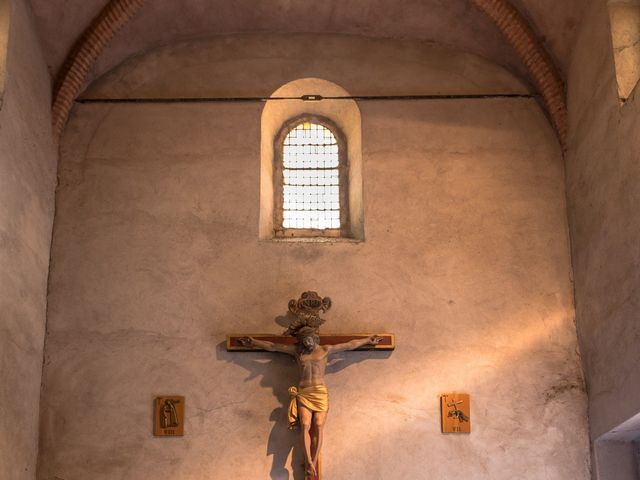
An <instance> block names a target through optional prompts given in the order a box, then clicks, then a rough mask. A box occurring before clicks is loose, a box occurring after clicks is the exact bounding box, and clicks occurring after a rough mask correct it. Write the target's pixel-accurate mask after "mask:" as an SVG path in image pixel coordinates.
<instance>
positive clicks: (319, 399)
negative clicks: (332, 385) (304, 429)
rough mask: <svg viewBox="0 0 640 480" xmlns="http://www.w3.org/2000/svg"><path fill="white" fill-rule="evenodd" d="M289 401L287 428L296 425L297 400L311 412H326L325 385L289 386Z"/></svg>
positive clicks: (326, 394) (327, 407)
mask: <svg viewBox="0 0 640 480" xmlns="http://www.w3.org/2000/svg"><path fill="white" fill-rule="evenodd" d="M289 395H290V396H291V401H290V402H289V429H293V428H295V427H296V425H298V402H300V405H302V406H303V407H305V408H308V409H309V410H311V411H312V412H326V411H328V410H329V391H328V390H327V387H326V385H312V386H310V387H304V388H302V389H301V390H298V389H297V388H296V387H290V388H289Z"/></svg>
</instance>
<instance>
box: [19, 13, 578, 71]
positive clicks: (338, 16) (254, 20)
mask: <svg viewBox="0 0 640 480" xmlns="http://www.w3.org/2000/svg"><path fill="white" fill-rule="evenodd" d="M587 1H588V0H562V1H557V0H512V3H513V4H514V5H515V6H516V7H517V8H518V9H519V10H520V11H521V12H522V13H524V15H525V16H526V17H528V18H529V19H530V21H531V23H532V25H533V28H534V30H535V31H536V33H537V34H538V35H539V37H540V38H541V39H542V40H543V41H544V43H545V45H546V47H547V49H548V51H549V52H550V54H551V56H552V57H553V58H554V60H555V62H556V63H557V65H558V66H559V67H560V69H561V70H566V67H567V65H568V62H569V59H570V55H571V49H572V45H573V41H574V37H575V33H576V27H577V24H578V22H579V20H580V13H581V11H582V10H583V8H582V7H583V6H584V3H586V2H587ZM30 2H31V5H32V7H33V11H34V14H35V17H36V22H37V27H38V30H39V32H40V36H41V39H42V42H43V44H44V50H45V55H46V60H47V63H48V65H49V67H50V69H51V71H52V73H53V74H55V73H56V72H57V71H58V69H59V68H60V66H61V65H62V63H63V62H64V59H65V57H66V56H67V54H68V53H69V50H70V48H71V46H72V45H73V44H74V42H75V41H76V40H77V39H78V37H79V36H80V35H81V34H82V32H83V31H84V30H85V29H86V28H87V27H88V26H89V25H90V23H91V21H92V20H93V19H94V17H95V16H96V15H97V14H98V13H99V12H100V10H101V9H102V8H103V7H104V6H105V4H106V3H107V1H106V0H30ZM238 32H333V33H350V34H359V35H367V36H374V37H391V38H411V39H420V40H425V41H433V42H438V43H442V44H445V45H451V46H455V47H459V48H462V49H465V50H468V51H472V52H474V53H479V54H481V55H483V56H485V57H487V58H490V59H492V60H494V61H496V62H498V63H500V64H503V65H507V66H510V67H511V68H512V69H514V70H516V71H519V72H523V71H524V69H523V67H522V64H521V62H520V60H519V59H518V58H517V56H516V55H515V54H514V53H513V51H512V49H511V48H510V47H509V46H508V45H507V44H506V43H505V41H504V38H503V37H502V36H501V34H500V32H499V31H498V29H497V28H496V26H495V25H494V24H492V23H491V21H490V20H489V19H488V18H487V17H486V16H485V15H483V14H482V13H481V12H479V11H478V10H477V9H476V8H475V7H474V6H473V5H472V4H471V2H470V1H469V0H317V1H313V0H259V1H258V0H180V1H176V0H150V1H147V2H146V4H145V5H144V7H143V8H142V10H141V11H140V13H139V14H138V15H137V16H136V17H134V18H133V19H132V20H131V21H130V22H129V23H128V24H127V25H125V27H124V28H123V29H122V31H121V32H119V34H118V35H117V36H116V37H115V38H114V39H113V41H111V43H110V44H109V46H108V47H107V49H106V50H105V52H104V53H103V54H102V55H101V57H100V58H99V59H98V62H97V63H96V65H95V66H94V68H93V71H92V72H91V77H92V78H95V77H96V76H99V75H100V74H102V73H104V72H105V71H107V70H109V69H111V68H113V67H114V66H115V65H117V64H118V63H120V62H121V61H122V60H123V59H124V58H126V57H128V56H130V55H132V54H135V53H137V52H140V51H144V50H147V49H149V48H153V47H155V46H158V45H162V44H166V43H170V42H172V41H175V40H183V39H187V38H193V37H202V36H210V35H216V34H225V33H238Z"/></svg>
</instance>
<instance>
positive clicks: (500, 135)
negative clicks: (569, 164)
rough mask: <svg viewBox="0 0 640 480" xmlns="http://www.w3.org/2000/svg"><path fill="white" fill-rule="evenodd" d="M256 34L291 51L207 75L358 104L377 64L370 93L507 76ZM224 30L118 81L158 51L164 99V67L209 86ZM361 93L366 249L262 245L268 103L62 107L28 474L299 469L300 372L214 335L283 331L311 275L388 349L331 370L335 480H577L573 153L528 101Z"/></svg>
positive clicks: (231, 474)
mask: <svg viewBox="0 0 640 480" xmlns="http://www.w3.org/2000/svg"><path fill="white" fill-rule="evenodd" d="M283 38H284V41H283ZM297 38H298V41H302V42H306V45H309V46H310V47H311V46H313V45H317V44H318V43H319V42H322V41H325V40H326V41H328V40H329V38H328V37H318V36H306V37H304V38H302V37H297ZM278 39H279V40H278ZM265 40H269V42H270V43H269V45H271V46H272V47H273V45H275V44H277V45H279V47H278V48H275V47H273V49H272V50H271V51H272V57H273V58H272V59H271V60H269V59H268V58H267V59H264V58H263V57H264V56H265V55H264V51H262V52H261V57H260V59H256V58H255V56H245V57H242V56H238V55H237V52H239V51H243V48H244V51H251V49H249V48H246V46H247V44H246V43H244V42H249V44H250V42H252V41H255V39H253V40H251V39H247V38H243V37H232V38H226V39H225V40H224V41H225V42H227V43H228V45H229V47H228V48H229V52H230V53H229V54H230V55H231V54H233V57H229V58H227V59H226V62H227V63H226V65H232V64H234V62H235V65H236V66H235V68H231V69H229V70H228V75H229V76H228V78H227V79H226V80H224V79H222V77H220V78H221V81H220V82H218V83H217V85H236V83H235V82H236V81H237V80H238V79H242V82H244V83H242V82H241V84H242V85H249V84H250V82H254V85H255V87H256V90H258V91H260V89H262V88H266V87H264V86H261V85H262V81H263V79H264V77H263V76H262V75H261V73H262V72H265V71H271V70H270V69H268V68H265V65H269V64H270V65H271V66H272V67H277V68H276V69H275V70H273V71H272V73H271V76H268V77H267V80H268V82H271V81H273V82H275V81H276V80H277V82H276V83H278V84H279V85H282V84H285V83H286V82H288V81H290V80H293V79H295V78H300V77H306V76H313V77H319V78H326V79H328V80H330V81H333V82H335V83H337V84H339V85H342V86H344V87H345V88H347V90H349V91H350V92H351V93H353V94H359V93H360V92H361V91H363V90H365V87H366V86H367V85H366V79H367V77H366V76H361V77H358V76H357V75H355V74H354V72H362V71H369V72H372V74H373V73H375V77H372V82H373V81H377V82H381V86H380V87H379V89H378V90H377V91H378V92H383V91H385V89H386V91H389V90H391V87H392V85H393V83H391V82H392V81H393V79H394V78H398V77H403V78H412V77H411V76H412V75H418V74H419V75H425V79H427V80H429V79H431V81H432V82H433V79H434V78H440V79H442V81H441V83H440V84H437V83H436V82H433V83H431V86H432V87H433V88H432V89H431V90H428V89H426V90H424V91H422V92H420V93H429V92H432V93H435V92H437V91H438V89H439V90H440V91H442V90H447V89H456V90H457V91H458V92H470V93H471V92H476V93H477V92H481V91H482V90H483V89H485V88H486V89H489V88H492V87H489V86H490V85H491V84H492V83H495V82H503V84H504V85H505V89H504V91H505V93H509V92H513V88H520V87H519V86H518V85H520V82H518V81H517V80H516V79H513V78H512V79H511V80H508V81H505V79H507V78H508V74H506V72H505V71H504V70H501V69H500V68H498V67H495V66H491V67H490V66H488V65H487V64H486V63H484V62H483V61H481V60H480V59H477V57H476V59H475V60H474V59H473V58H470V57H469V56H468V55H465V54H461V53H459V52H455V51H449V50H444V49H439V50H438V49H437V48H436V49H435V50H433V51H432V52H435V51H436V50H437V52H436V53H438V55H437V58H439V59H440V60H438V61H434V60H433V59H434V58H436V57H433V56H432V57H429V55H426V56H422V57H415V58H414V59H413V60H414V61H411V59H408V60H407V61H406V62H404V63H402V62H400V64H399V62H398V58H404V57H403V54H404V55H406V51H407V49H408V48H409V47H408V46H406V44H405V46H403V44H402V43H397V44H394V43H393V42H390V43H389V44H387V45H385V49H386V50H384V51H385V52H387V53H389V55H386V56H380V55H379V54H378V53H379V52H378V50H377V49H376V45H380V42H379V41H376V42H374V41H372V43H371V44H370V49H369V50H368V51H367V50H366V48H365V43H366V42H365V41H364V40H362V39H349V38H342V40H341V42H343V44H342V45H343V48H342V49H341V51H342V57H343V58H341V59H340V61H339V62H336V60H335V58H334V57H332V56H330V55H329V56H322V55H319V56H317V57H314V58H313V62H311V63H309V61H308V58H307V57H304V56H302V55H301V53H304V49H301V50H296V49H294V48H289V47H288V45H291V47H293V46H298V47H299V43H298V42H295V43H294V44H288V43H287V42H286V37H270V38H268V39H265ZM217 41H219V40H215V39H214V40H212V41H211V42H213V43H207V44H192V45H191V48H187V46H186V45H185V46H184V47H183V48H179V49H176V48H174V47H168V48H167V50H164V51H163V52H155V53H152V54H151V57H147V58H144V57H143V58H141V59H138V60H137V61H135V62H133V64H130V65H129V67H127V68H128V70H125V71H123V72H121V73H122V75H120V76H116V77H113V78H114V84H113V88H121V87H122V86H123V84H122V83H118V82H120V81H122V79H123V78H127V72H134V73H135V72H137V73H136V75H138V77H136V78H137V79H138V85H143V86H144V84H145V79H144V78H142V77H140V76H139V75H141V74H143V73H144V71H143V70H141V69H137V68H136V65H138V66H139V65H140V64H144V62H145V61H147V60H149V58H155V59H156V60H157V62H155V61H154V62H150V63H148V65H150V66H153V68H151V67H150V69H149V71H148V78H147V79H146V81H147V82H148V83H149V85H153V86H154V87H153V88H157V85H158V81H157V80H158V79H160V78H164V79H165V80H166V79H167V78H175V79H176V81H179V80H180V79H181V78H183V79H185V86H186V87H191V86H193V85H194V84H195V82H194V81H192V80H191V79H195V78H198V76H197V75H195V74H194V72H196V71H197V72H200V73H199V74H200V75H204V76H205V77H201V78H206V75H211V78H216V77H215V75H218V76H220V75H221V73H220V72H221V71H224V70H221V65H224V55H225V53H224V49H219V50H218V51H217V52H218V53H217V54H216V55H217V57H215V58H217V59H219V61H218V60H216V61H214V60H212V59H211V58H209V60H208V61H205V62H197V61H191V60H193V59H194V58H203V57H198V55H200V54H201V53H202V52H203V49H204V50H207V49H209V50H207V51H211V49H210V47H211V46H212V45H215V42H217ZM332 41H333V40H332ZM352 41H353V42H354V43H350V42H352ZM277 42H280V43H277ZM329 43H330V42H329ZM203 45H204V46H203ZM243 45H244V47H243ZM394 45H395V46H394ZM287 48H289V49H287ZM411 48H415V51H418V50H419V49H417V48H416V45H413V47H411ZM429 48H432V49H433V48H435V47H429ZM296 51H298V53H296ZM426 51H429V49H428V48H426ZM176 52H177V53H179V54H176ZM300 52H301V53H300ZM348 52H353V54H352V56H350V54H349V53H348ZM363 52H366V53H367V55H362V53H363ZM165 54H166V55H165ZM296 55H298V57H297V61H291V59H292V58H293V59H295V58H296V57H295V56H296ZM191 56H193V57H191ZM138 62H139V63H138ZM158 62H159V63H158ZM185 64H188V65H190V66H189V67H188V68H184V69H183V70H176V69H175V67H176V66H177V65H185ZM283 65H287V66H288V68H282V66H283ZM371 65H376V69H375V70H371ZM476 67H478V68H476ZM397 68H402V69H404V70H403V71H402V72H399V71H397V70H396V69H397ZM273 72H275V73H273ZM447 72H449V73H448V74H447ZM458 72H459V74H458ZM401 73H404V75H401ZM454 73H455V74H454ZM277 76H279V78H277V79H276V77H277ZM118 78H120V79H121V80H118ZM129 78H131V77H129ZM385 78H387V79H389V83H388V84H385V83H384V81H383V80H384V79H385ZM222 80H224V81H222ZM358 82H360V83H358ZM176 85H178V84H172V85H171V90H170V91H171V93H170V94H169V96H171V95H175V94H176V93H178V94H179V93H180V90H179V89H177V90H176ZM509 85H511V86H512V87H511V88H510V87H509ZM267 86H268V88H269V89H271V87H272V86H271V85H267ZM277 86H278V85H276V88H277ZM103 87H104V88H103ZM105 88H106V89H105ZM137 88H139V89H138V91H137V93H136V95H140V96H144V95H145V90H144V87H137ZM493 88H495V87H493ZM101 89H102V90H101V91H102V92H107V93H106V94H107V95H108V92H109V91H113V89H111V90H110V89H109V88H107V87H105V86H104V85H102V87H101ZM193 91H195V92H196V93H197V89H196V90H193ZM206 91H207V92H210V91H211V89H207V90H206ZM268 91H269V92H270V91H273V89H271V90H268ZM375 91H376V90H373V92H374V93H375ZM162 93H163V92H162V90H161V89H160V90H156V91H155V93H154V96H157V95H158V94H160V95H162ZM124 94H127V92H126V88H125V92H124ZM359 106H360V109H361V113H362V141H363V162H364V165H363V166H364V172H363V177H364V200H365V238H366V240H365V241H364V242H362V243H357V244H352V243H323V244H314V243H277V242H270V241H260V240H259V239H258V219H259V195H260V188H259V187H260V178H259V175H260V116H261V110H262V105H261V104H259V103H255V104H216V103H199V104H166V103H165V104H163V103H156V104H130V105H124V104H84V105H78V106H77V107H76V109H75V111H74V114H73V117H72V119H71V123H70V125H69V127H68V129H67V131H66V134H65V137H64V140H63V147H62V160H61V162H62V163H61V171H60V176H61V180H60V181H61V184H60V188H59V191H58V197H57V202H58V213H57V220H56V229H55V235H54V245H53V253H52V255H53V262H52V270H51V286H50V294H49V306H50V310H49V311H50V317H49V336H48V341H47V352H46V366H45V379H44V389H43V392H44V395H43V408H42V420H43V421H42V449H41V471H40V478H41V479H42V480H44V479H46V480H51V479H54V478H56V477H57V478H62V479H65V480H76V479H88V478H90V479H92V480H107V479H109V480H113V479H136V480H143V479H155V478H175V479H180V480H186V479H193V480H196V479H197V480H200V479H202V478H211V479H229V478H238V479H257V478H260V479H262V478H270V479H287V478H293V477H292V476H291V474H290V473H289V471H288V470H290V458H289V457H290V453H291V450H292V448H294V449H296V450H297V448H296V447H297V441H298V435H297V434H294V433H290V432H288V431H287V429H286V420H285V408H284V407H285V404H286V401H287V393H286V390H287V387H289V386H290V385H291V384H293V382H294V381H295V376H296V368H295V365H294V363H293V362H292V361H291V360H290V359H289V358H287V357H284V356H278V355H271V354H238V353H235V354H232V353H227V352H226V351H225V349H224V340H225V335H226V334H229V333H237V332H278V331H281V330H282V326H280V325H279V324H278V322H277V321H276V320H277V317H279V316H281V315H283V314H285V313H286V304H287V301H288V300H289V299H290V298H293V297H296V296H298V295H299V294H300V293H301V292H302V291H303V290H306V289H315V290H317V291H318V292H320V293H321V294H322V295H329V296H331V297H332V299H333V301H334V307H333V308H332V310H331V311H330V312H329V313H328V315H327V318H328V323H327V326H326V329H325V330H326V331H333V332H350V331H372V332H375V331H392V332H394V333H395V334H396V336H397V342H398V348H397V350H396V351H395V352H393V353H391V354H383V353H364V352H358V353H346V354H344V355H341V356H339V357H337V359H336V360H337V361H336V362H335V363H333V364H332V365H331V366H330V368H329V371H330V375H329V387H330V391H331V395H332V397H331V402H332V406H331V412H330V416H329V422H328V424H327V432H326V448H325V460H324V468H325V476H326V478H327V479H340V480H349V479H353V480H356V479H358V480H359V479H362V478H370V479H377V480H383V479H384V480H405V479H409V478H425V475H428V476H429V477H430V478H447V477H448V476H450V475H451V473H452V472H455V474H456V476H457V477H458V478H465V479H473V480H476V479H478V480H479V479H487V480H488V479H491V480H507V479H508V480H512V479H514V478H518V479H526V480H539V479H541V478H546V479H553V480H556V479H557V480H560V479H562V480H564V479H567V478H571V479H580V480H586V479H587V478H588V476H589V475H588V463H589V461H588V438H587V429H586V396H585V394H584V391H583V383H582V376H581V370H580V364H579V359H578V356H577V354H576V351H577V341H576V334H575V327H574V323H573V322H574V309H573V302H572V299H573V297H572V285H571V282H570V272H571V269H570V258H569V246H568V235H567V224H566V210H565V190H564V178H563V165H562V158H561V153H560V150H559V147H558V144H557V141H556V138H555V134H554V133H553V131H552V129H551V127H550V126H549V125H548V123H547V121H546V119H545V117H544V115H543V113H542V112H541V110H540V108H539V106H538V105H537V104H536V103H535V101H533V100H531V99H527V98H521V99H483V100H455V101H451V100H449V101H429V102H399V101H393V102H391V101H388V102H360V104H359ZM449 391H465V392H468V393H470V394H471V395H472V400H473V410H472V416H473V422H474V423H473V430H474V431H473V433H472V434H471V435H468V436H464V435H463V436H443V435H442V434H441V433H440V432H439V429H440V420H439V404H438V395H439V394H441V393H445V392H449ZM165 393H175V394H183V395H186V398H187V412H188V413H187V424H186V432H187V434H186V436H185V437H184V438H170V439H156V438H153V437H152V435H151V407H152V400H153V398H154V396H155V395H160V394H165ZM294 456H295V458H296V460H295V461H294V464H296V465H298V464H299V451H296V452H295V453H294ZM296 478H299V477H296Z"/></svg>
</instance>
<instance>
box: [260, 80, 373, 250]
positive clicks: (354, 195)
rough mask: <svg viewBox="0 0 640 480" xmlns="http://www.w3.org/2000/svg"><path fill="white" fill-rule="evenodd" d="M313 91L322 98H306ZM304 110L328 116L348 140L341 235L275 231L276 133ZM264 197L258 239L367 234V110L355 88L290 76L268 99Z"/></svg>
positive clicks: (344, 238)
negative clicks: (364, 127)
mask: <svg viewBox="0 0 640 480" xmlns="http://www.w3.org/2000/svg"><path fill="white" fill-rule="evenodd" d="M310 92H311V93H312V94H313V95H314V96H315V95H318V96H320V97H321V98H322V100H320V101H307V100H304V98H302V97H304V96H305V95H309V94H310ZM302 115H306V116H319V117H324V118H328V119H330V120H331V122H332V123H333V124H335V126H336V127H337V128H336V129H335V130H333V131H334V132H339V134H342V137H343V139H344V142H345V147H344V153H345V154H346V155H347V158H348V172H347V173H348V185H349V187H348V192H347V191H346V190H345V193H346V194H347V195H348V217H347V218H348V225H347V226H346V228H344V230H342V229H341V230H342V231H341V235H340V236H327V235H323V236H293V237H291V236H289V237H287V236H276V235H275V232H274V227H275V226H276V225H275V224H274V218H275V215H274V212H275V205H274V200H275V198H276V196H275V194H274V174H275V172H274V166H275V165H276V163H277V162H276V160H275V159H276V158H277V157H276V155H275V153H276V152H275V148H274V146H275V145H276V138H278V136H279V135H278V134H279V133H280V132H281V130H282V128H283V125H285V124H286V123H287V122H288V121H289V120H290V119H295V118H298V117H300V116H302ZM259 164H260V166H259V168H260V200H259V215H258V239H259V240H260V241H264V242H284V243H287V242H294V243H296V242H297V243H306V242H311V243H313V242H318V243H341V242H346V243H360V242H364V241H365V234H364V186H363V173H364V160H363V144H362V115H361V113H360V108H359V106H358V103H357V102H356V101H355V100H354V99H353V98H352V96H351V94H350V93H349V92H348V91H347V90H345V89H344V88H342V87H341V86H340V85H337V84H335V83H333V82H330V81H328V80H324V79H321V78H315V77H309V78H299V79H296V80H293V81H290V82H288V83H286V84H284V85H282V86H281V87H279V88H278V89H277V90H275V91H274V92H273V93H272V94H271V95H270V98H269V99H268V100H266V102H265V105H264V107H263V108H262V114H261V115H260V159H259Z"/></svg>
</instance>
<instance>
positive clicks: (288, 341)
mask: <svg viewBox="0 0 640 480" xmlns="http://www.w3.org/2000/svg"><path fill="white" fill-rule="evenodd" d="M372 335H375V336H376V337H381V338H382V340H380V342H379V343H378V344H377V345H363V346H361V347H358V348H357V350H394V349H395V348H396V339H395V335H393V334H392V333H376V334H372V333H340V334H324V335H320V345H340V344H344V343H348V342H352V341H354V340H355V341H364V340H365V339H368V338H369V337H371V336H372ZM245 337H252V338H255V339H256V340H260V341H263V342H271V343H277V344H280V345H288V346H295V345H296V342H297V340H296V338H295V337H290V336H283V335H270V334H234V335H228V336H227V351H229V352H264V351H266V349H265V348H263V347H260V346H258V345H252V346H249V347H245V346H243V345H242V343H241V342H240V339H242V338H245Z"/></svg>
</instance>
